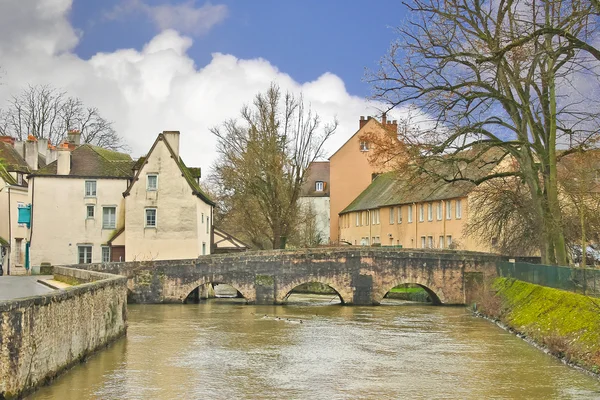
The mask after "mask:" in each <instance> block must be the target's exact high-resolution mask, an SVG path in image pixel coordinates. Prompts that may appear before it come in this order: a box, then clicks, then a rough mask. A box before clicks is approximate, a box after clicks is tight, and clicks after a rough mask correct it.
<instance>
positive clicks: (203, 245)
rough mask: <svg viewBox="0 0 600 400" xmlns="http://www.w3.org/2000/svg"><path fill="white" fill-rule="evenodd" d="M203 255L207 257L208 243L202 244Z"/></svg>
mask: <svg viewBox="0 0 600 400" xmlns="http://www.w3.org/2000/svg"><path fill="white" fill-rule="evenodd" d="M202 255H206V243H205V242H202Z"/></svg>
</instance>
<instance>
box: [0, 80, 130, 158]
mask: <svg viewBox="0 0 600 400" xmlns="http://www.w3.org/2000/svg"><path fill="white" fill-rule="evenodd" d="M69 130H78V131H80V132H81V141H82V142H83V143H90V144H94V145H97V146H101V147H104V148H108V149H112V150H124V149H125V147H126V146H125V144H124V143H123V139H122V138H121V137H120V136H119V135H118V134H117V132H116V131H115V129H114V127H113V123H112V122H110V121H108V120H106V119H105V118H103V117H102V116H101V115H100V112H99V111H98V109H97V108H95V107H87V106H86V105H85V104H84V103H83V101H82V100H81V99H79V98H77V97H72V96H69V95H68V94H67V93H66V92H64V91H61V90H58V89H56V88H53V87H51V86H48V85H38V86H28V87H27V88H26V89H24V90H23V91H22V92H21V93H20V94H19V95H17V96H13V97H12V99H11V100H9V102H8V105H7V107H6V108H5V109H4V110H0V134H3V135H9V136H13V137H15V138H17V139H19V140H25V139H27V137H28V135H33V136H35V137H37V138H43V139H48V141H49V142H50V143H52V144H54V145H57V144H59V143H60V142H61V141H63V140H64V139H65V137H66V135H67V132H68V131H69Z"/></svg>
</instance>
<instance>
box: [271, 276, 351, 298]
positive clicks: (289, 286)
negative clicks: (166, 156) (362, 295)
mask: <svg viewBox="0 0 600 400" xmlns="http://www.w3.org/2000/svg"><path fill="white" fill-rule="evenodd" d="M305 283H321V284H323V285H327V286H329V287H330V288H331V289H333V290H334V291H335V292H336V294H337V296H338V297H339V298H340V302H341V304H346V303H348V302H352V288H350V287H345V286H343V285H340V284H336V283H333V282H332V281H331V280H330V279H327V278H324V277H306V278H299V279H294V280H292V281H289V282H286V283H285V284H283V285H280V286H279V287H278V290H277V292H278V293H277V298H276V299H275V300H276V302H277V303H280V304H281V303H285V302H286V301H287V299H288V297H290V295H291V294H292V291H293V290H294V289H295V288H297V287H298V286H300V285H303V284H305Z"/></svg>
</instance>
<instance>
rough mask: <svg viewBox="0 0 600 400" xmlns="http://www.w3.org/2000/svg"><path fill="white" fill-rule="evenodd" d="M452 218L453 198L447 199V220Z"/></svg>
mask: <svg viewBox="0 0 600 400" xmlns="http://www.w3.org/2000/svg"><path fill="white" fill-rule="evenodd" d="M451 219H452V200H446V220H447V221H450V220H451Z"/></svg>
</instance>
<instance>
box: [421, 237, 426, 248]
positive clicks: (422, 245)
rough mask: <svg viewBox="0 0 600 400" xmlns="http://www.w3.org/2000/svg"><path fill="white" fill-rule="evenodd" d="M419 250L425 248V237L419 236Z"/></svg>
mask: <svg viewBox="0 0 600 400" xmlns="http://www.w3.org/2000/svg"><path fill="white" fill-rule="evenodd" d="M421 248H422V249H424V248H425V236H421Z"/></svg>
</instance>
